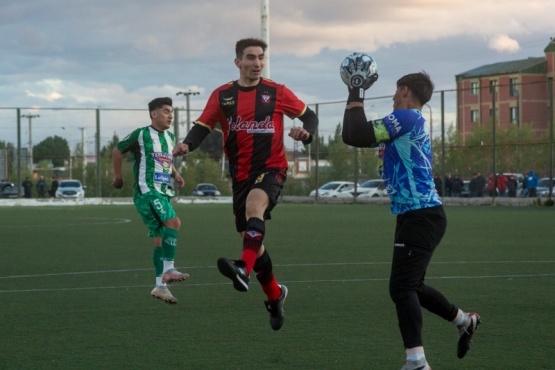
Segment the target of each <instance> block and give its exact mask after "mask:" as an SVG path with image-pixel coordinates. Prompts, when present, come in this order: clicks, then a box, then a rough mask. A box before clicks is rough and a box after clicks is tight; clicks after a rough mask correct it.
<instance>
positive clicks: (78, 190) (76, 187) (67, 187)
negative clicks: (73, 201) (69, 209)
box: [56, 180, 86, 198]
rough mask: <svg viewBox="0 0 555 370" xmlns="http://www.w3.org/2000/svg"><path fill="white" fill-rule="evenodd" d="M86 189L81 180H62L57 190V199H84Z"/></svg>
mask: <svg viewBox="0 0 555 370" xmlns="http://www.w3.org/2000/svg"><path fill="white" fill-rule="evenodd" d="M85 189H86V187H85V186H83V184H81V181H79V180H61V181H60V182H59V184H58V189H57V190H56V198H83V197H85Z"/></svg>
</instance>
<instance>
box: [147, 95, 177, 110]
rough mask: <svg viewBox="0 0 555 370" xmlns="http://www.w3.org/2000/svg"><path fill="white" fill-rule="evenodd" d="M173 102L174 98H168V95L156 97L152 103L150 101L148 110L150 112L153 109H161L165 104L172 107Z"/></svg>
mask: <svg viewBox="0 0 555 370" xmlns="http://www.w3.org/2000/svg"><path fill="white" fill-rule="evenodd" d="M172 104H173V101H172V98H168V97H165V98H156V99H153V100H152V101H151V102H150V103H148V112H149V113H150V112H152V111H153V110H156V109H160V108H162V107H163V106H164V105H169V106H170V107H171V106H172Z"/></svg>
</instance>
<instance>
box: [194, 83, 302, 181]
mask: <svg viewBox="0 0 555 370" xmlns="http://www.w3.org/2000/svg"><path fill="white" fill-rule="evenodd" d="M305 110H306V104H305V103H303V102H302V101H301V100H300V99H299V98H297V96H295V94H294V93H293V92H292V91H291V90H289V89H288V88H287V87H286V86H284V85H281V84H278V83H275V82H274V81H272V80H268V79H262V78H261V79H260V82H259V83H258V85H256V86H250V87H243V86H240V85H239V84H238V83H237V81H232V82H229V83H227V84H225V85H222V86H220V87H218V88H217V89H216V90H214V91H213V92H212V94H211V95H210V98H209V99H208V102H207V103H206V107H205V108H204V111H203V112H202V114H201V115H200V117H199V118H198V119H197V120H196V121H195V123H196V124H200V125H203V126H205V127H207V128H208V129H210V130H212V129H214V128H215V126H216V124H217V123H218V122H219V123H220V126H221V127H222V131H223V134H224V151H225V153H226V155H227V158H228V160H229V172H230V175H231V177H232V179H233V180H235V181H243V180H246V179H247V178H248V177H249V176H250V175H256V174H258V173H260V172H263V171H264V170H265V169H267V168H280V169H286V168H287V159H286V157H285V149H284V144H283V134H284V127H283V125H284V122H283V116H284V115H286V116H287V117H289V118H291V119H294V118H296V117H299V116H301V115H302V114H303V113H304V112H305Z"/></svg>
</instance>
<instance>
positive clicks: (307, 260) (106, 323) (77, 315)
mask: <svg viewBox="0 0 555 370" xmlns="http://www.w3.org/2000/svg"><path fill="white" fill-rule="evenodd" d="M176 211H177V212H178V214H179V215H180V218H181V220H182V230H181V233H180V238H179V242H178V252H177V256H176V258H177V261H176V265H177V266H178V267H179V268H180V269H181V270H183V271H186V272H189V273H190V274H191V278H190V279H189V280H188V281H186V282H184V283H181V284H179V285H176V286H174V287H173V288H172V292H173V294H174V295H175V296H176V297H177V298H178V299H179V304H178V305H176V306H169V305H166V304H164V303H162V302H161V301H158V300H155V299H153V298H151V297H150V295H149V293H150V290H151V289H152V287H153V286H154V274H153V271H152V267H151V252H152V247H151V243H150V241H149V239H148V238H147V237H146V229H145V227H144V226H143V225H142V223H141V221H140V219H139V217H138V215H137V214H136V212H135V209H134V208H133V207H132V206H126V205H118V206H80V207H11V208H0V235H1V237H0V240H1V244H0V248H1V259H0V302H1V303H0V305H1V309H0V318H1V319H0V325H1V326H0V328H1V334H0V338H1V339H0V343H1V349H2V350H1V352H0V369H4V370H5V369H41V370H44V369H149V370H150V369H162V370H163V369H380V370H381V369H400V368H401V367H402V365H403V364H404V350H403V346H402V342H401V337H400V334H399V332H398V328H397V322H396V317H395V309H394V306H393V303H392V302H391V301H390V298H389V294H388V274H389V263H390V258H391V253H392V238H393V227H394V223H395V217H394V216H393V215H391V214H389V208H388V206H376V205H314V204H305V205H302V204H301V205H298V204H295V205H294V204H280V205H279V206H278V207H277V208H276V209H275V210H274V212H273V214H272V216H273V220H271V221H268V222H267V223H266V225H267V226H266V230H267V236H266V239H265V245H266V246H267V248H268V250H269V252H270V254H271V256H272V259H273V261H274V268H275V273H276V276H277V278H278V280H279V281H280V282H281V283H285V284H286V285H287V286H288V288H289V296H288V299H287V302H286V307H285V308H286V321H285V324H284V326H283V328H282V329H281V330H280V331H278V332H274V331H273V330H271V328H270V326H269V322H268V314H267V312H266V311H265V309H264V304H263V300H264V295H263V293H262V290H261V289H260V288H259V285H258V283H257V282H256V279H254V277H253V278H252V279H251V287H250V291H249V292H248V293H239V292H236V291H235V290H234V289H233V288H232V286H231V284H230V282H229V280H227V279H226V278H224V277H223V276H221V275H220V274H219V272H218V271H217V269H216V267H215V262H216V259H217V258H218V257H228V258H237V257H239V256H240V251H241V240H240V239H239V237H238V236H237V234H236V233H235V228H234V225H233V217H232V214H231V205H229V204H223V205H218V204H208V205H199V204H193V205H177V206H176ZM446 212H447V215H448V219H449V226H448V230H447V234H446V235H445V238H444V240H443V242H442V244H441V245H440V246H439V247H438V250H437V252H436V254H435V256H434V259H433V260H432V263H431V264H430V267H429V269H428V274H427V282H428V283H429V284H431V285H433V286H435V287H436V288H439V289H440V290H442V291H443V292H444V293H445V295H446V296H447V297H448V298H449V299H451V300H452V301H453V302H455V304H457V305H459V306H461V307H462V308H463V309H465V310H469V311H477V312H479V313H480V314H481V316H482V322H483V324H482V325H481V326H480V329H479V330H478V332H477V334H476V335H475V337H474V345H473V348H472V349H471V350H470V352H469V353H468V355H467V356H466V357H465V358H464V359H462V360H459V359H457V357H456V341H457V336H456V332H455V329H454V327H453V326H452V325H451V324H450V323H447V322H445V321H443V320H442V319H440V318H438V317H436V316H433V315H431V314H429V313H428V312H425V313H424V342H425V344H424V345H425V349H426V355H427V358H428V360H429V362H430V365H431V366H432V367H433V368H434V369H488V370H489V369H533V370H539V369H554V368H555V362H554V361H555V360H554V357H555V349H554V348H553V343H554V342H553V339H554V334H553V333H554V328H555V325H554V324H553V322H554V319H553V312H554V309H555V248H554V245H555V242H554V241H555V214H554V211H553V209H551V208H544V207H518V208H517V207H514V208H513V207H447V208H446Z"/></svg>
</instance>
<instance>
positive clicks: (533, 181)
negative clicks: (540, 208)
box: [524, 170, 538, 198]
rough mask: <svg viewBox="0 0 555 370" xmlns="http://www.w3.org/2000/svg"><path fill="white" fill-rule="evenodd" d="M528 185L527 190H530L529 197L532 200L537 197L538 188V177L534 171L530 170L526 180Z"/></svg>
mask: <svg viewBox="0 0 555 370" xmlns="http://www.w3.org/2000/svg"><path fill="white" fill-rule="evenodd" d="M524 183H525V184H526V189H527V190H528V196H529V197H530V198H534V197H535V196H536V188H537V187H538V176H536V173H535V172H534V170H530V171H529V172H528V176H526V180H524Z"/></svg>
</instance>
